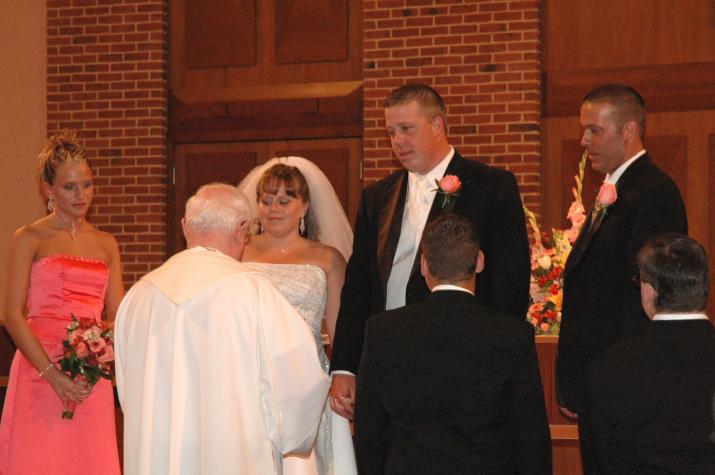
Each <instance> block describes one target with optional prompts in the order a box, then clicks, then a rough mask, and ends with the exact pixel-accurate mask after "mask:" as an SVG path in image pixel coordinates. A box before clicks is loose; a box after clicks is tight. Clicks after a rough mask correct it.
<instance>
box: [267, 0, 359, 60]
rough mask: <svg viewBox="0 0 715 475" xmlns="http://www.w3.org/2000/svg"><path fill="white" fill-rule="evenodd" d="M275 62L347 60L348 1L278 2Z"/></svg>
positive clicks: (305, 0)
mask: <svg viewBox="0 0 715 475" xmlns="http://www.w3.org/2000/svg"><path fill="white" fill-rule="evenodd" d="M275 4H276V8H275V15H276V16H275V25H276V35H275V39H276V44H275V62H276V63H277V64H288V63H313V62H327V61H346V60H347V59H348V55H349V50H348V47H349V41H348V33H349V26H350V24H349V21H348V2H347V0H275Z"/></svg>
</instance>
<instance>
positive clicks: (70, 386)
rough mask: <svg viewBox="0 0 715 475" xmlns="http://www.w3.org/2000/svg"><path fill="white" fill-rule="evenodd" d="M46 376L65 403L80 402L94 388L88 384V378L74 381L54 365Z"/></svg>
mask: <svg viewBox="0 0 715 475" xmlns="http://www.w3.org/2000/svg"><path fill="white" fill-rule="evenodd" d="M44 377H45V378H46V379H47V381H48V382H49V383H50V386H52V389H53V390H54V391H55V393H57V396H58V397H59V398H60V400H61V401H62V402H63V403H64V402H74V403H77V404H79V403H81V402H82V401H84V400H85V399H87V397H89V395H90V393H91V392H92V388H91V387H90V386H89V384H87V381H86V380H80V381H77V382H75V381H72V379H70V377H69V376H67V375H66V374H65V373H63V372H62V371H60V370H59V369H57V368H55V367H54V366H53V367H51V368H50V369H49V370H48V371H47V373H46V374H45V376H44Z"/></svg>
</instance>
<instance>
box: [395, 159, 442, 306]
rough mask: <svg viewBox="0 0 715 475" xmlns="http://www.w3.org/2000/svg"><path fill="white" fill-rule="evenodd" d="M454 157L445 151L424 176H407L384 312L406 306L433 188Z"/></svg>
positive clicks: (435, 189)
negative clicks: (403, 204) (405, 195)
mask: <svg viewBox="0 0 715 475" xmlns="http://www.w3.org/2000/svg"><path fill="white" fill-rule="evenodd" d="M453 156H454V149H453V148H452V147H450V148H449V153H448V154H447V156H446V157H444V159H443V160H442V161H441V162H440V163H439V164H438V165H437V166H436V167H434V168H433V169H432V170H430V171H429V172H427V173H426V174H424V175H419V174H417V173H413V172H408V182H407V199H406V200H405V211H404V212H403V213H402V228H401V230H400V240H399V241H398V243H397V249H396V250H395V258H394V259H393V261H392V270H391V271H390V277H389V278H388V279H387V299H386V305H385V308H386V309H387V310H391V309H393V308H399V307H404V306H405V302H406V296H405V293H406V290H407V281H409V280H410V275H411V274H412V265H413V263H414V262H415V256H416V255H417V249H418V247H419V245H420V240H421V239H422V232H423V231H424V229H425V225H426V224H427V217H428V216H429V211H430V208H431V207H432V202H433V201H434V197H435V195H436V194H437V193H436V191H437V184H436V183H435V180H437V181H439V180H440V179H441V178H442V177H443V176H444V173H445V172H446V171H447V167H448V166H449V162H450V161H451V160H452V157H453Z"/></svg>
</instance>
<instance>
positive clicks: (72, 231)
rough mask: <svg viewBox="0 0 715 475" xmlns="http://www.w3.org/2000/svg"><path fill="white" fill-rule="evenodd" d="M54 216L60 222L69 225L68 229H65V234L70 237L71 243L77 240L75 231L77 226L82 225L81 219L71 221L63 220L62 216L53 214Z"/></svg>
mask: <svg viewBox="0 0 715 475" xmlns="http://www.w3.org/2000/svg"><path fill="white" fill-rule="evenodd" d="M55 215H56V216H57V217H58V218H60V219H61V220H62V221H64V222H65V223H66V224H69V225H70V228H69V229H67V230H66V231H67V234H69V235H70V239H72V240H73V241H75V240H77V231H78V229H79V226H80V225H81V224H82V221H83V220H82V218H79V219H71V218H65V217H64V216H62V215H60V214H57V213H55Z"/></svg>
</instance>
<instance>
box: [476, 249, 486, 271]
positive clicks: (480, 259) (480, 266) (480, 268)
mask: <svg viewBox="0 0 715 475" xmlns="http://www.w3.org/2000/svg"><path fill="white" fill-rule="evenodd" d="M483 270H484V253H483V252H482V251H481V250H480V251H479V254H477V274H479V273H481V272H482V271H483Z"/></svg>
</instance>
